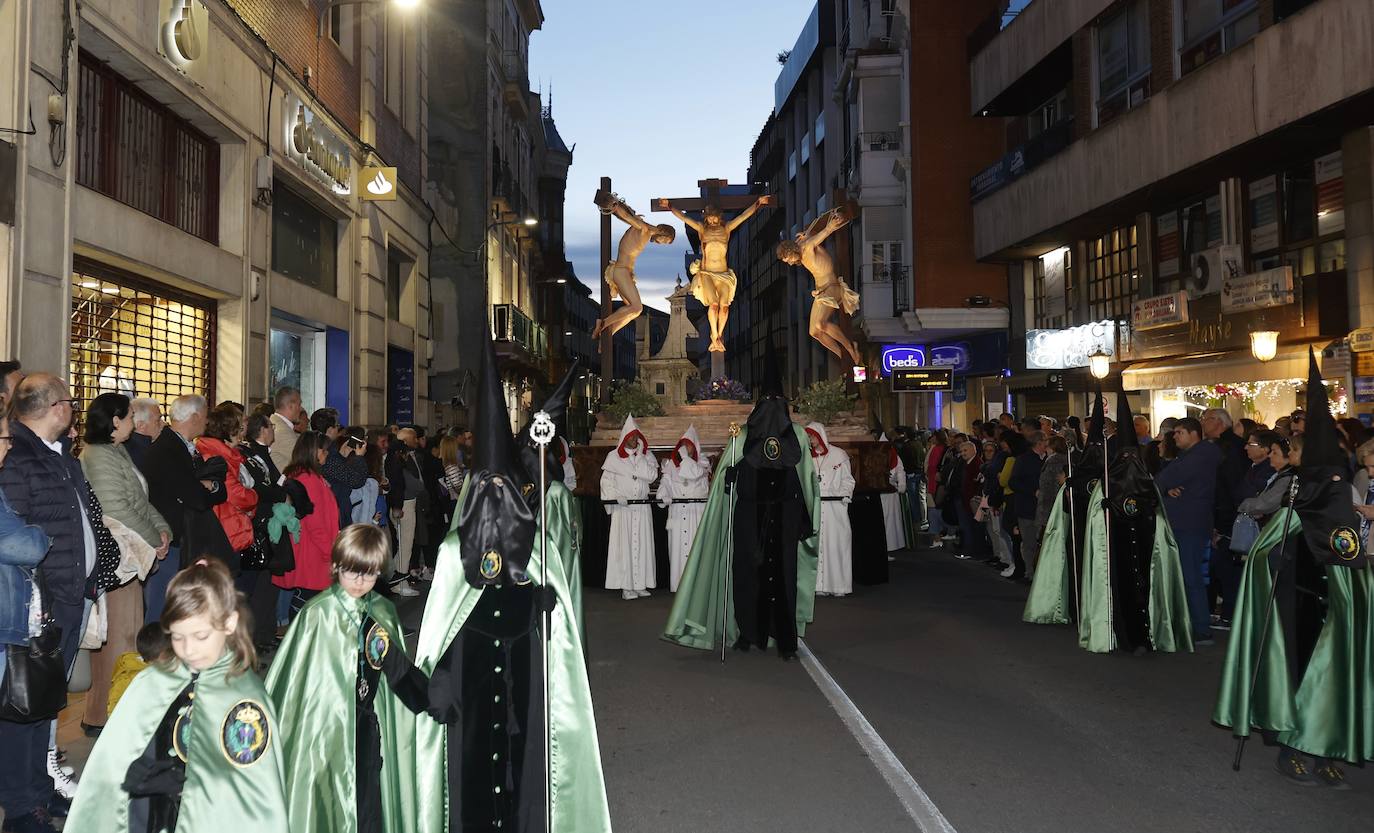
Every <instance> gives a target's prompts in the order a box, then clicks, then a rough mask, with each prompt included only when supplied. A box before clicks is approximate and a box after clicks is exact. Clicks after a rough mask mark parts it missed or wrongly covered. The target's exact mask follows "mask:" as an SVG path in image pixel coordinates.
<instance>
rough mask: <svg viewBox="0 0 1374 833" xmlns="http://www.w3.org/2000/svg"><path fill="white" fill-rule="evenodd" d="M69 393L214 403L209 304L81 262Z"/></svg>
mask: <svg viewBox="0 0 1374 833" xmlns="http://www.w3.org/2000/svg"><path fill="white" fill-rule="evenodd" d="M71 345H72V347H71V387H72V396H74V397H76V398H77V399H79V400H81V402H83V403H86V404H89V403H90V401H91V400H92V399H94V398H95V397H97V396H99V395H100V394H102V393H110V392H114V393H122V394H124V395H125V396H128V397H131V398H132V397H137V396H148V397H152V398H153V399H156V400H157V401H158V402H159V403H160V404H161V405H162V408H163V411H164V412H165V411H166V409H167V408H168V406H169V405H170V404H171V402H172V400H173V399H176V398H177V397H178V396H182V395H185V394H199V395H201V396H204V397H206V398H207V399H209V400H210V401H211V402H214V368H213V365H214V355H215V310H214V305H213V302H211V301H209V300H207V299H204V298H197V297H195V296H191V295H187V294H185V293H181V292H178V291H176V290H173V289H170V288H167V287H162V286H158V285H156V284H152V283H150V282H146V281H142V280H139V279H137V278H134V277H132V276H129V275H125V274H123V273H121V272H116V271H113V270H110V269H107V268H105V267H102V266H98V265H96V264H93V263H89V262H85V261H81V260H78V261H77V262H76V264H75V269H74V270H73V272H72V308H71Z"/></svg>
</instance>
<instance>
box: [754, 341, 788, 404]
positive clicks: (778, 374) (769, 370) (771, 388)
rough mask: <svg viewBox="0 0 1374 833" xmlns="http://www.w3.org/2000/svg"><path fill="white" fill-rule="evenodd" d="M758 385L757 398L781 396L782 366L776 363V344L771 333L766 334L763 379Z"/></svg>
mask: <svg viewBox="0 0 1374 833" xmlns="http://www.w3.org/2000/svg"><path fill="white" fill-rule="evenodd" d="M761 381H762V385H760V386H759V398H760V399H763V398H765V397H768V396H783V395H784V394H783V388H782V368H781V367H779V365H778V345H777V342H776V341H775V340H774V338H773V333H772V332H769V334H768V349H767V350H766V351H764V354H763V379H762V380H761Z"/></svg>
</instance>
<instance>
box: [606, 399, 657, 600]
mask: <svg viewBox="0 0 1374 833" xmlns="http://www.w3.org/2000/svg"><path fill="white" fill-rule="evenodd" d="M657 479H658V464H657V463H656V462H655V461H654V456H653V454H651V453H650V452H649V441H648V440H647V439H645V438H644V434H643V432H641V431H640V430H639V426H637V425H635V418H634V417H632V416H630V417H626V418H625V425H624V426H622V427H621V429H620V442H619V443H617V444H616V448H615V451H612V452H611V453H610V454H608V455H606V462H604V463H602V464H601V499H602V500H613V501H615V503H614V504H607V505H606V513H607V514H609V515H610V516H611V534H610V541H609V544H608V546H607V549H606V589H607V590H619V591H620V597H621V598H622V599H638V598H640V597H642V596H647V595H649V589H648V588H650V587H655V586H657V585H656V583H655V580H654V578H655V577H654V515H653V510H652V509H651V508H650V507H649V504H647V503H630V501H632V500H640V501H642V500H645V499H647V498H648V497H649V486H650V485H651V484H652V483H653V482H654V481H655V480H657Z"/></svg>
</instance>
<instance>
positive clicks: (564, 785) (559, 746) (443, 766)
mask: <svg viewBox="0 0 1374 833" xmlns="http://www.w3.org/2000/svg"><path fill="white" fill-rule="evenodd" d="M550 494H552V492H551V493H550ZM466 499H467V489H466V487H465V488H464V490H463V494H462V495H460V496H459V498H458V505H459V506H462V505H463V501H464V500H466ZM456 512H457V510H455V514H456ZM552 513H553V507H552V504H551V505H550V520H551V521H552ZM549 532H550V535H549V549H550V550H551V551H552V552H550V553H549V555H550V558H549V559H548V561H547V562H545V559H544V558H543V555H542V542H541V540H540V536H539V535H537V534H536V535H535V538H534V552H533V553H532V554H531V556H530V566H529V573H530V575H531V576H533V577H535V578H536V579H544V578H547V581H548V584H549V585H550V586H551V587H553V589H554V593H555V594H557V597H558V604H557V606H556V607H555V608H554V612H553V642H552V645H551V647H550V649H549V690H550V698H549V699H550V703H551V709H552V715H553V720H552V731H553V737H552V748H553V753H552V754H553V761H552V764H551V766H550V769H551V773H552V780H553V829H552V830H551V831H550V833H600V831H610V829H611V812H610V807H609V805H608V804H607V802H606V781H605V777H604V775H603V773H602V770H601V748H600V746H599V745H598V742H597V735H596V716H595V714H594V713H593V709H592V694H591V687H590V686H589V684H588V682H587V666H586V663H585V661H584V660H583V655H582V636H581V631H580V630H579V628H578V624H577V616H576V614H575V612H574V609H573V599H572V593H571V591H570V589H569V587H568V580H567V578H566V576H565V575H564V573H563V565H564V564H565V563H566V562H567V559H566V557H565V556H563V555H562V553H561V552H560V551H559V549H558V536H557V535H555V534H554V533H555V528H554V526H553V524H552V522H551V523H550V528H549ZM437 560H438V566H437V567H436V568H435V571H434V582H433V584H432V585H431V587H430V591H429V599H428V600H427V601H426V603H425V613H424V619H423V620H422V622H421V625H420V637H419V643H418V645H417V647H416V656H415V664H416V665H417V666H418V667H419V668H420V670H421V671H423V672H424V673H425V674H430V673H432V672H433V671H434V666H435V665H436V664H437V663H438V661H439V659H440V658H441V657H442V656H443V654H444V652H445V651H446V650H448V646H449V644H450V643H452V642H453V639H454V637H456V636H457V635H458V631H459V630H461V629H462V627H463V623H465V622H466V621H467V618H468V616H469V615H470V614H471V613H472V610H473V608H475V607H476V606H477V601H478V599H480V598H481V596H482V593H483V591H482V590H480V589H478V588H476V587H473V586H472V585H470V584H468V582H467V579H466V578H465V577H464V575H463V561H462V553H461V552H460V550H459V544H458V536H457V534H455V533H452V532H450V533H449V535H448V537H447V538H445V539H444V543H443V545H442V546H440V548H439V557H438V559H437ZM545 563H547V564H548V565H549V571H548V575H547V576H545V575H544V564H545ZM536 638H537V637H536ZM447 743H448V727H447V726H445V725H443V724H440V723H436V722H434V721H433V720H430V719H428V718H426V719H422V720H417V721H415V755H416V758H415V761H416V764H415V772H416V776H417V779H418V782H419V795H420V804H419V807H418V808H417V816H416V820H415V822H416V823H415V827H414V828H413V829H414V830H415V831H418V833H444V831H446V830H448V829H449V828H448V807H449V800H448V772H447V769H448V755H447Z"/></svg>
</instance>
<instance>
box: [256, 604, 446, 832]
mask: <svg viewBox="0 0 1374 833" xmlns="http://www.w3.org/2000/svg"><path fill="white" fill-rule="evenodd" d="M365 610H366V612H367V613H368V614H369V615H371V616H372V618H373V619H374V620H375V621H376V622H377V624H378V625H380V626H381V627H383V628H385V629H386V631H387V633H388V634H389V635H390V638H391V644H390V650H393V651H404V650H405V640H404V636H403V634H402V629H401V621H400V618H399V617H398V616H397V615H396V608H395V606H394V605H392V603H391V602H390V600H388V599H386V598H383V597H382V596H379V595H377V594H376V593H369V594H368V595H367V596H366V597H365V598H364V599H354V598H352V597H350V596H349V595H348V593H346V592H344V590H343V588H341V587H339V585H338V584H337V583H335V584H334V585H333V586H331V587H330V588H329V589H328V590H325V591H324V592H323V593H320V594H319V595H317V596H315V597H314V598H312V599H311V600H310V601H308V602H306V604H305V607H304V608H302V610H301V612H300V614H299V615H297V616H296V620H295V621H294V622H292V623H291V630H289V631H287V633H286V638H285V639H284V640H282V643H281V647H280V648H279V649H278V650H277V654H276V656H275V657H273V659H272V668H271V670H270V671H269V672H268V674H267V691H268V693H269V694H271V696H272V701H273V702H274V703H275V704H276V706H277V725H278V727H279V728H278V733H279V735H280V738H281V741H282V743H283V747H282V748H283V749H284V750H285V753H284V755H283V768H284V769H285V770H286V799H287V807H288V810H289V812H290V817H291V830H292V831H293V833H354V831H356V830H357V829H358V819H357V807H358V796H357V786H358V780H357V771H356V770H357V759H356V758H355V757H354V753H355V750H356V749H357V703H358V695H357V688H358V626H359V623H360V622H361V621H362V616H363V613H364V611H365ZM377 686H378V690H377V694H376V697H375V698H374V700H373V709H374V711H375V712H376V714H377V724H378V727H379V728H380V729H381V736H382V737H381V741H382V772H381V776H380V778H381V786H382V818H383V822H384V823H383V827H382V829H383V830H385V831H386V832H387V833H404V832H405V831H410V830H413V829H414V827H415V807H416V803H417V801H416V796H417V793H416V789H415V771H414V765H415V749H414V744H415V721H416V719H417V718H416V717H415V715H413V714H412V713H411V712H410V710H409V709H407V708H406V707H405V706H404V705H402V704H401V703H400V701H398V700H397V699H396V697H395V696H394V695H392V693H391V688H390V687H389V686H388V685H387V681H386V675H385V674H382V675H379V676H378V679H377ZM419 719H420V720H429V717H427V716H421V717H420V718H419Z"/></svg>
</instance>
